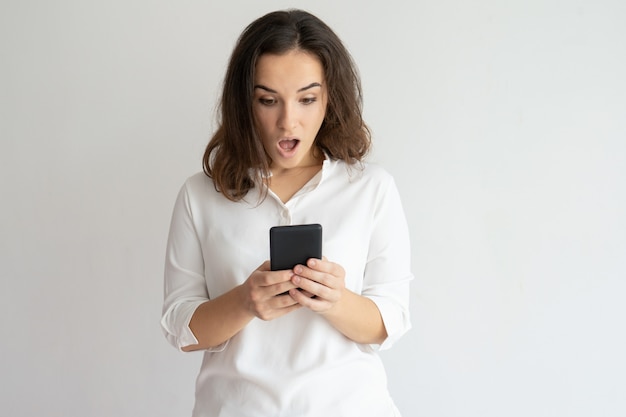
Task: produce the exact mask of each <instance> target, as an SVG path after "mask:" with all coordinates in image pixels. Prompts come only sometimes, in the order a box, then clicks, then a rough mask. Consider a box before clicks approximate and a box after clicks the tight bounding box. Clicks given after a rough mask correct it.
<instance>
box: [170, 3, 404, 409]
mask: <svg viewBox="0 0 626 417" xmlns="http://www.w3.org/2000/svg"><path fill="white" fill-rule="evenodd" d="M369 147H370V134H369V131H368V129H367V127H366V125H365V124H364V122H363V120H362V118H361V88H360V81H359V78H358V75H357V70H356V68H355V66H354V64H353V62H352V59H351V57H350V55H349V54H348V52H347V51H346V49H345V47H344V46H343V45H342V43H341V41H340V40H339V39H338V37H337V36H336V35H335V33H333V31H332V30H331V29H330V28H329V27H328V26H327V25H326V24H324V23H323V22H322V21H320V20H319V19H318V18H316V17H315V16H313V15H311V14H309V13H307V12H304V11H299V10H290V11H280V12H274V13H270V14H268V15H265V16H263V17H261V18H259V19H258V20H256V21H254V22H253V23H252V24H250V25H249V26H248V27H247V28H246V29H245V31H244V32H243V33H242V35H241V36H240V38H239V40H238V43H237V45H236V47H235V49H234V51H233V54H232V57H231V60H230V63H229V66H228V70H227V73H226V78H225V81H224V90H223V94H222V99H221V125H220V127H219V128H218V130H217V132H216V133H215V134H214V136H213V137H212V139H211V141H210V142H209V144H208V146H207V149H206V152H205V154H204V159H203V166H204V172H203V173H199V174H196V175H195V176H192V177H190V178H189V179H188V180H187V181H186V183H185V184H184V185H183V187H182V189H181V191H180V193H179V195H178V199H177V201H176V204H175V207H174V213H173V216H172V223H171V228H170V235H169V240H168V246H167V256H166V265H165V300H164V306H163V317H162V322H161V323H162V326H163V329H164V331H165V334H166V337H167V339H168V340H169V341H170V342H171V343H172V344H173V345H174V346H175V347H177V348H179V349H180V350H182V351H194V350H202V351H204V360H203V363H202V367H201V370H200V373H199V375H198V379H197V385H196V403H195V407H194V412H193V415H194V416H197V417H199V416H211V417H214V416H233V417H246V416H333V417H339V416H359V417H367V416H372V417H374V416H376V417H383V416H389V417H391V416H398V415H399V413H398V411H397V409H396V407H395V406H394V404H393V401H392V399H391V398H390V396H389V393H388V390H387V383H386V376H385V372H384V369H383V366H382V364H381V361H380V359H379V356H378V354H377V351H378V350H380V349H386V348H388V347H390V346H391V345H392V344H393V343H394V342H395V341H396V340H398V338H400V337H401V336H402V335H403V334H404V333H405V332H406V331H407V330H408V329H409V327H410V321H409V311H408V298H409V281H410V280H411V279H412V274H411V271H410V251H409V239H408V232H407V227H406V222H405V217H404V213H403V210H402V207H401V204H400V198H399V195H398V191H397V189H396V186H395V184H394V181H393V179H392V178H391V176H390V175H389V174H388V173H387V172H386V171H384V170H383V169H382V168H380V167H378V166H375V165H372V164H368V163H366V162H364V161H363V158H364V156H365V155H366V153H367V151H368V149H369ZM307 223H319V224H321V225H322V226H323V235H324V239H323V252H324V257H323V259H321V260H320V259H309V260H308V261H307V262H306V264H305V265H297V266H295V267H294V268H293V269H292V270H282V271H271V270H270V263H269V261H268V257H269V238H268V236H269V229H270V227H272V226H277V225H295V224H307Z"/></svg>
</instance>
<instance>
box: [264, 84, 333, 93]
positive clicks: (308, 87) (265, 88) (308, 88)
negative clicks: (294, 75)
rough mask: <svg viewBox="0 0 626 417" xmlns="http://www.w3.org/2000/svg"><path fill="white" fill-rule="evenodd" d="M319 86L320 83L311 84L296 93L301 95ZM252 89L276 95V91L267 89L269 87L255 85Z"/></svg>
mask: <svg viewBox="0 0 626 417" xmlns="http://www.w3.org/2000/svg"><path fill="white" fill-rule="evenodd" d="M321 86H322V84H320V83H311V84H309V85H307V86H306V87H302V88H300V89H298V91H297V92H298V93H301V92H303V91H306V90H310V89H311V88H315V87H321ZM254 88H255V89H256V88H260V89H261V90H265V91H267V92H268V93H273V94H278V91H276V90H273V89H271V88H269V87H266V86H264V85H262V84H257V85H255V86H254Z"/></svg>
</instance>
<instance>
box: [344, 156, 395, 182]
mask: <svg viewBox="0 0 626 417" xmlns="http://www.w3.org/2000/svg"><path fill="white" fill-rule="evenodd" d="M333 171H334V172H335V173H336V175H338V176H343V177H345V178H346V179H348V180H349V182H351V183H355V182H363V183H370V184H379V185H383V184H391V183H393V177H392V176H391V174H390V173H389V171H387V170H386V169H385V168H384V167H383V166H382V165H379V164H377V163H374V162H357V163H355V164H348V163H347V162H345V161H336V166H335V169H334V170H333Z"/></svg>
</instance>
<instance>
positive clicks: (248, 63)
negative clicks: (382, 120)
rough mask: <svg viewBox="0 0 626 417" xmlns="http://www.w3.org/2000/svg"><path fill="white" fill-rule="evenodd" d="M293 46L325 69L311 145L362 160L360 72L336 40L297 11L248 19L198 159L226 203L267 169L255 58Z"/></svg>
mask: <svg viewBox="0 0 626 417" xmlns="http://www.w3.org/2000/svg"><path fill="white" fill-rule="evenodd" d="M292 50H300V51H304V52H307V53H310V54H312V55H313V56H316V57H317V58H318V59H319V60H320V62H321V64H322V68H323V71H324V79H325V82H326V86H327V91H328V104H327V107H326V114H325V116H324V120H323V122H322V125H321V127H320V130H319V132H318V134H317V136H316V138H315V141H314V146H316V147H317V148H318V149H321V150H322V151H324V152H325V153H326V154H328V156H329V157H330V158H332V159H341V160H344V161H346V162H347V163H349V164H354V163H357V162H359V161H362V160H363V158H364V157H365V155H366V154H367V152H368V151H369V149H370V146H371V134H370V131H369V129H368V127H367V125H366V124H365V122H364V121H363V118H362V103H363V95H362V89H361V81H360V77H359V74H358V70H357V67H356V65H355V63H354V61H353V59H352V57H351V56H350V53H349V52H348V51H347V49H346V48H345V46H344V45H343V43H342V42H341V40H340V39H339V37H338V36H337V35H336V34H335V33H334V32H333V31H332V29H331V28H330V27H328V26H327V25H326V24H325V23H324V22H323V21H321V20H320V19H319V18H317V17H315V16H314V15H312V14H310V13H308V12H305V11H303V10H285V11H277V12H272V13H268V14H266V15H265V16H262V17H260V18H259V19H257V20H255V21H254V22H252V23H251V24H250V25H249V26H248V27H247V28H246V29H245V30H244V31H243V32H242V34H241V35H240V37H239V39H238V41H237V44H236V46H235V48H234V50H233V53H232V55H231V57H230V61H229V64H228V68H227V70H226V76H225V78H224V85H223V90H222V96H221V101H220V105H219V119H220V120H219V125H218V128H217V130H216V132H215V133H214V135H213V137H212V138H211V140H210V141H209V144H208V145H207V147H206V150H205V152H204V157H203V159H202V166H203V169H204V172H205V174H206V175H207V176H209V177H210V178H212V179H213V182H214V185H215V188H216V189H217V190H219V191H220V192H222V193H223V194H224V195H225V196H226V198H228V199H229V200H232V201H239V200H241V199H242V198H244V197H245V195H246V194H247V193H248V191H249V190H250V189H251V188H253V187H254V186H255V184H257V183H260V181H261V179H262V178H264V177H266V176H267V175H269V171H270V169H269V165H270V161H269V157H268V156H267V154H266V152H265V149H264V148H263V143H262V141H261V139H260V136H259V134H258V132H257V130H256V128H255V124H254V116H253V111H252V104H253V102H252V101H253V95H254V78H255V71H256V63H257V60H258V59H259V57H260V56H261V55H263V54H277V55H281V54H285V53H287V52H290V51H292Z"/></svg>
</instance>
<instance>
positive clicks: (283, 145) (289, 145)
mask: <svg viewBox="0 0 626 417" xmlns="http://www.w3.org/2000/svg"><path fill="white" fill-rule="evenodd" d="M298 143H300V141H299V140H298V139H283V140H281V141H280V142H278V146H279V147H280V149H282V150H283V151H285V152H290V151H293V150H294V149H295V148H296V146H298Z"/></svg>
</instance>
